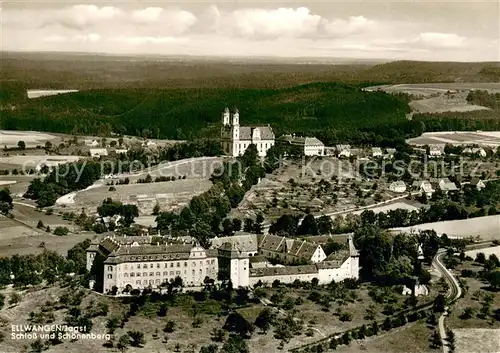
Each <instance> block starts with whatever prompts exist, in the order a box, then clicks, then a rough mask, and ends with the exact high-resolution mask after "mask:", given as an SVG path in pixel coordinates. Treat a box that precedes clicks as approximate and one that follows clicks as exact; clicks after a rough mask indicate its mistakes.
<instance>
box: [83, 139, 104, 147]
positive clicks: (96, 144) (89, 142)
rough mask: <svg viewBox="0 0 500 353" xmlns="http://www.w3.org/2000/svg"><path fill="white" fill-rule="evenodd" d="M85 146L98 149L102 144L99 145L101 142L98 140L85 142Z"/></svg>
mask: <svg viewBox="0 0 500 353" xmlns="http://www.w3.org/2000/svg"><path fill="white" fill-rule="evenodd" d="M84 142H85V146H88V147H97V146H100V145H101V144H100V143H99V141H97V140H85V141H84Z"/></svg>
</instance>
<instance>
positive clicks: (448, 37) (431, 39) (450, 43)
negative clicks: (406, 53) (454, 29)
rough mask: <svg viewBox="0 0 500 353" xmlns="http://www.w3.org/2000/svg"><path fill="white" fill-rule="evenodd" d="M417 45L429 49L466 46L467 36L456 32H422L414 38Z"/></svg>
mask: <svg viewBox="0 0 500 353" xmlns="http://www.w3.org/2000/svg"><path fill="white" fill-rule="evenodd" d="M413 42H414V43H415V44H416V45H419V46H422V47H424V48H429V49H444V48H460V47H463V46H465V45H466V44H467V43H466V38H465V37H462V36H459V35H457V34H455V33H435V32H424V33H420V34H419V35H418V37H417V38H415V39H414V40H413Z"/></svg>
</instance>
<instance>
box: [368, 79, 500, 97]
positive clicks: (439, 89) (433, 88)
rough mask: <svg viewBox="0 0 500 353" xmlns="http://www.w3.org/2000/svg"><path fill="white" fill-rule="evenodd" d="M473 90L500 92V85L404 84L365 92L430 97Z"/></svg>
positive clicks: (372, 88)
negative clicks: (401, 93)
mask: <svg viewBox="0 0 500 353" xmlns="http://www.w3.org/2000/svg"><path fill="white" fill-rule="evenodd" d="M473 89H480V90H486V91H489V92H500V83H495V82H492V83H466V82H464V83H408V84H406V83H404V84H398V85H381V86H372V87H367V88H365V90H367V91H376V90H382V91H385V92H394V93H397V92H404V93H409V94H415V95H417V94H419V95H431V94H435V93H446V92H447V91H470V90H473Z"/></svg>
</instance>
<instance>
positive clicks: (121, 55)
mask: <svg viewBox="0 0 500 353" xmlns="http://www.w3.org/2000/svg"><path fill="white" fill-rule="evenodd" d="M0 53H3V54H5V53H9V54H13V55H16V54H19V55H22V54H30V55H36V54H53V55H55V56H57V55H59V56H71V55H74V56H103V57H117V58H127V57H132V58H144V59H148V58H165V59H168V58H179V59H182V58H195V59H203V58H206V59H217V60H220V61H230V60H243V59H247V60H249V61H252V60H255V61H264V60H269V61H277V62H278V61H288V62H289V63H290V61H299V60H316V61H318V62H317V63H314V64H326V62H328V61H330V62H332V63H334V62H335V61H341V63H339V64H344V63H345V64H352V63H355V62H356V61H358V62H360V64H369V63H372V64H384V63H391V62H428V63H432V62H435V63H464V64H466V63H484V64H488V63H491V64H500V59H499V60H498V61H494V60H478V61H461V60H415V59H405V58H401V59H388V58H356V57H342V56H340V57H329V56H265V55H239V56H236V55H235V56H227V55H217V54H209V55H206V54H155V53H152V54H150V53H108V52H85V51H62V50H61V51H57V50H37V51H33V50H0ZM320 61H321V62H320Z"/></svg>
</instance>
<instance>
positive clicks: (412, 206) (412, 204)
mask: <svg viewBox="0 0 500 353" xmlns="http://www.w3.org/2000/svg"><path fill="white" fill-rule="evenodd" d="M422 207H424V205H423V204H420V203H419V202H416V201H408V200H403V201H398V202H394V203H390V204H387V205H384V206H378V207H373V208H370V211H373V212H375V213H380V212H384V213H387V212H389V211H393V210H397V209H403V210H407V211H410V212H411V211H418V210H419V209H420V208H422ZM352 213H353V214H361V213H363V211H355V212H352Z"/></svg>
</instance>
